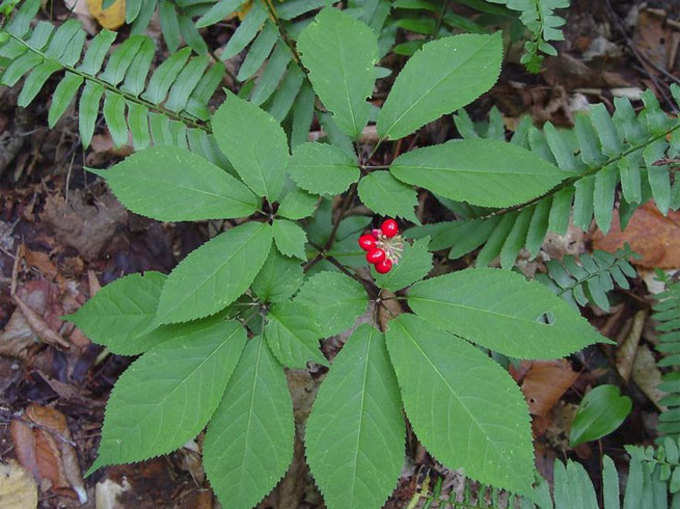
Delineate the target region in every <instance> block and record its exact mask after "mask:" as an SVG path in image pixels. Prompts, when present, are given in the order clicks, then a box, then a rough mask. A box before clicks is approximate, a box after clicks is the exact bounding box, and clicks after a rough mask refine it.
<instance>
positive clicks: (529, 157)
mask: <svg viewBox="0 0 680 509" xmlns="http://www.w3.org/2000/svg"><path fill="white" fill-rule="evenodd" d="M390 172H391V173H392V175H393V176H394V177H396V178H397V179H399V180H401V181H402V182H405V183H407V184H411V185H416V186H419V187H424V188H426V189H429V190H430V191H433V192H435V193H437V194H438V195H441V196H444V197H445V198H450V199H452V200H456V201H467V202H469V203H470V204H472V205H480V206H484V207H508V206H511V205H516V204H518V203H523V202H525V201H528V200H530V199H532V198H535V197H536V196H540V195H541V194H543V193H544V192H546V191H548V190H550V189H551V188H552V187H554V186H555V185H557V184H559V183H560V182H561V181H562V180H564V179H565V178H567V177H569V176H570V174H568V173H565V172H563V171H561V170H560V169H559V168H558V167H557V166H554V165H552V164H550V163H549V162H547V161H545V160H544V159H542V158H540V157H539V156H538V155H536V154H534V153H533V152H530V151H528V150H526V149H524V148H522V147H520V146H518V145H516V144H512V143H506V142H503V141H497V140H491V139H465V140H453V141H450V142H448V143H443V144H441V145H434V146H431V147H424V148H419V149H416V150H412V151H410V152H407V153H405V154H402V155H401V156H399V157H398V158H397V159H395V161H394V162H393V163H392V165H391V166H390Z"/></svg>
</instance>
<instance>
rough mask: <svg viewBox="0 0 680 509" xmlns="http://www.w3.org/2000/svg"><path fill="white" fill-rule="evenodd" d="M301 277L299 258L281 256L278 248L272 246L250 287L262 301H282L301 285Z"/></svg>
mask: <svg viewBox="0 0 680 509" xmlns="http://www.w3.org/2000/svg"><path fill="white" fill-rule="evenodd" d="M303 279H304V273H303V270H302V264H301V263H300V260H295V259H294V258H289V257H287V256H283V255H282V254H281V253H279V250H278V249H276V248H272V249H271V250H270V251H269V256H268V257H267V260H266V261H265V262H264V265H263V266H262V270H260V272H259V273H258V274H257V277H256V278H255V280H254V281H253V285H252V289H253V291H254V292H255V295H257V296H258V298H259V299H260V300H261V301H262V302H268V303H272V302H283V301H286V300H288V299H289V298H290V297H292V295H293V294H294V293H295V292H296V291H297V289H298V288H300V286H302V280H303Z"/></svg>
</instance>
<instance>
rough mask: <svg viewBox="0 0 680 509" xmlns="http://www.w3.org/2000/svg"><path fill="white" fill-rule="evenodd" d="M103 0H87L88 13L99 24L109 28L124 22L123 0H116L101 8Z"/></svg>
mask: <svg viewBox="0 0 680 509" xmlns="http://www.w3.org/2000/svg"><path fill="white" fill-rule="evenodd" d="M102 1H103V0H87V8H88V9H89V10H90V14H92V16H93V17H94V19H96V20H97V21H98V22H99V24H100V25H101V26H103V27H104V28H108V29H109V30H116V29H117V28H120V27H121V26H122V25H123V23H125V0H116V1H115V2H113V4H112V5H111V6H110V7H108V8H107V9H102Z"/></svg>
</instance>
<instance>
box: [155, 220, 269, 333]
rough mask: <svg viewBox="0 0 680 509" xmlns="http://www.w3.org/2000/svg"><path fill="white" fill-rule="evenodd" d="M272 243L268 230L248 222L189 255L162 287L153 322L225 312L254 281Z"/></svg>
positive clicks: (178, 320)
mask: <svg viewBox="0 0 680 509" xmlns="http://www.w3.org/2000/svg"><path fill="white" fill-rule="evenodd" d="M271 244H272V231H271V227H270V226H269V225H268V224H267V223H257V222H251V223H245V224H242V225H240V226H237V227H235V228H232V229H230V230H227V231H226V232H224V233H221V234H219V235H218V236H217V237H215V238H213V239H211V240H209V241H208V242H206V243H205V244H203V245H202V246H201V247H199V248H198V249H196V250H194V251H192V252H191V253H189V255H188V256H187V257H186V258H185V259H184V260H182V261H181V262H180V263H179V265H177V267H175V268H174V270H173V271H172V272H171V273H170V275H169V276H168V279H167V281H166V282H165V285H164V286H163V291H162V292H161V299H160V302H159V304H158V311H157V313H156V318H155V323H158V324H165V323H179V322H186V321H188V320H194V319H196V318H202V317H204V316H208V315H211V314H213V313H216V312H218V311H219V310H221V309H224V308H225V307H226V306H228V305H229V304H231V303H232V302H233V301H235V300H236V299H237V298H238V297H240V296H241V294H242V293H243V292H245V291H246V289H247V288H248V287H249V286H250V284H251V283H252V282H253V279H255V276H256V275H257V273H258V272H259V271H260V269H261V268H262V265H264V262H265V260H266V259H267V255H268V254H269V249H270V248H271Z"/></svg>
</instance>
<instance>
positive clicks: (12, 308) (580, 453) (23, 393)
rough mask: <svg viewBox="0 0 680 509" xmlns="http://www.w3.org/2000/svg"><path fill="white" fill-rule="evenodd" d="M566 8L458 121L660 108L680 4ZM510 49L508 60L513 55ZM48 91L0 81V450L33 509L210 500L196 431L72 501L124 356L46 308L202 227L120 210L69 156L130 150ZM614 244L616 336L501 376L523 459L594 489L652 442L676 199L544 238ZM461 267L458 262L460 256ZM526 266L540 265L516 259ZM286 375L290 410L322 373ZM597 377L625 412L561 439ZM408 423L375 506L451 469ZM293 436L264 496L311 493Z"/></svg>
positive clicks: (429, 132) (554, 118)
mask: <svg viewBox="0 0 680 509" xmlns="http://www.w3.org/2000/svg"><path fill="white" fill-rule="evenodd" d="M572 4H573V6H572V8H571V9H570V10H569V12H568V14H567V18H568V21H567V24H566V27H565V38H566V39H565V41H563V42H561V43H559V44H558V45H557V46H558V48H559V50H560V55H559V56H558V57H554V58H548V59H547V60H546V63H545V68H544V70H543V72H541V73H540V74H538V75H531V74H529V73H527V72H526V71H525V70H524V69H523V67H522V66H520V65H519V64H513V63H509V64H507V65H506V66H505V68H504V71H503V74H502V76H501V79H500V81H499V82H498V84H497V85H496V86H495V87H494V88H493V89H492V90H491V91H490V92H489V93H488V94H486V95H485V96H484V97H483V98H481V99H480V100H479V101H478V102H477V103H476V106H475V108H474V109H473V110H472V111H471V112H470V113H471V115H472V116H473V118H475V119H477V120H479V119H481V118H483V117H484V115H486V114H487V112H488V111H489V110H490V109H491V107H492V106H496V107H497V108H498V109H499V110H500V112H501V113H502V115H503V118H504V121H505V124H506V126H507V127H508V128H509V129H511V128H512V126H513V125H515V123H516V120H517V119H518V118H519V117H520V116H521V115H523V114H529V115H531V116H532V118H533V119H534V121H535V122H536V124H537V125H540V124H542V123H543V122H545V121H548V120H549V121H551V122H552V123H553V124H555V125H557V126H571V125H572V120H573V115H574V113H575V112H576V111H578V110H580V109H583V108H584V107H585V106H586V105H587V104H588V103H589V102H591V103H592V102H604V103H605V104H606V105H608V106H611V105H612V99H613V97H614V94H624V95H626V96H628V97H630V98H631V99H634V100H635V101H637V102H635V103H634V104H637V105H639V104H640V102H639V98H640V94H641V92H642V90H645V89H651V90H653V91H654V93H655V94H656V96H657V97H658V99H659V101H660V102H661V104H662V106H663V108H664V109H666V110H667V111H669V112H671V111H672V108H673V106H672V104H671V102H670V100H669V97H670V92H669V85H670V84H671V83H673V82H676V83H680V2H678V1H677V0H665V1H664V0H659V1H649V2H633V1H616V0H611V4H610V2H608V1H606V0H602V1H599V2H592V1H591V0H572ZM55 5H56V3H55ZM67 16H68V12H67V11H66V10H65V9H59V8H56V9H55V11H54V19H55V20H56V21H57V22H60V21H63V20H64V19H66V17H67ZM516 57H517V55H515V56H514V58H515V60H517V58H516ZM399 58H401V57H399ZM508 58H509V60H510V61H511V62H512V60H513V55H512V53H511V54H509V56H508ZM392 63H395V65H399V61H398V60H396V61H395V62H390V65H391V64H392ZM53 87H54V84H52V85H51V86H50V84H48V86H46V87H45V88H44V90H43V91H42V92H41V94H40V95H39V97H38V99H37V100H36V101H34V102H33V104H32V105H31V106H30V107H29V108H27V109H23V108H19V107H17V106H16V100H17V95H18V93H19V88H18V87H15V88H14V89H7V88H0V459H2V460H3V461H7V460H9V459H11V458H15V459H16V458H18V457H20V456H23V457H26V455H28V456H31V455H32V457H33V458H34V460H35V468H36V469H39V470H40V471H42V472H45V471H46V470H49V471H51V474H50V476H47V477H45V476H43V479H42V482H41V483H40V485H39V507H42V508H57V507H83V508H88V507H91V508H94V507H97V508H105V507H115V506H113V505H107V503H110V501H111V500H114V499H115V498H116V496H118V501H119V502H118V503H119V504H121V505H120V506H119V507H135V508H137V509H144V508H166V507H167V508H174V507H177V508H192V509H193V508H197V509H208V508H211V507H216V506H218V504H217V502H216V500H214V499H213V495H212V492H211V490H210V487H209V484H208V482H207V480H206V478H205V474H204V472H203V470H202V467H201V458H200V445H199V444H200V437H199V438H198V439H197V440H198V441H197V442H191V443H188V444H187V445H186V446H185V447H183V448H182V449H180V450H178V451H177V452H175V453H173V454H170V455H168V456H164V457H160V458H157V459H154V460H150V461H147V462H144V463H140V464H135V465H127V466H117V467H109V468H105V469H101V470H99V471H98V472H96V473H95V474H94V475H92V476H90V477H89V478H87V479H86V480H84V481H83V485H82V488H80V490H81V497H82V495H83V493H84V494H86V496H87V502H85V503H84V504H81V502H80V501H79V499H78V494H77V491H78V490H74V487H76V488H77V487H78V482H79V481H78V479H79V478H80V476H81V472H84V471H85V470H86V469H87V467H88V466H89V465H90V464H91V463H92V462H93V461H94V458H95V456H96V450H97V445H98V440H99V433H100V429H101V424H102V420H103V416H104V406H105V403H106V399H107V396H108V394H109V391H110V390H111V387H112V386H113V384H114V383H115V382H116V379H117V378H118V376H119V375H120V374H121V373H122V372H123V371H124V370H125V369H126V368H127V366H128V365H129V364H130V362H132V360H133V359H132V358H129V357H121V356H117V355H112V354H108V353H107V352H106V351H103V349H102V347H100V346H98V345H95V344H93V343H91V342H90V341H89V340H88V339H87V338H86V337H85V336H84V335H83V334H82V333H80V331H78V330H77V329H75V328H73V326H72V325H70V324H68V323H66V322H63V321H62V320H61V318H60V317H62V316H63V315H66V314H68V313H72V312H74V311H75V310H76V309H78V307H79V306H81V305H82V304H83V303H84V302H85V301H86V300H87V299H88V298H89V297H90V296H92V295H93V294H94V293H95V292H96V291H97V290H98V289H99V288H100V287H101V286H104V285H106V284H108V283H110V282H111V281H113V280H115V279H116V278H118V277H121V276H122V275H125V274H128V273H131V272H139V271H146V270H158V271H161V272H165V273H167V272H169V271H170V270H171V269H172V268H173V267H174V266H175V265H176V264H177V263H178V261H179V260H181V259H182V258H183V257H184V256H185V255H186V254H187V253H189V252H190V251H191V250H193V249H194V248H196V247H197V246H199V245H200V244H201V243H203V242H204V241H206V240H207V239H208V238H209V237H210V235H211V230H210V229H211V225H210V224H209V223H177V224H162V223H158V222H155V221H152V220H149V219H146V218H143V217H140V216H137V215H134V214H132V213H130V212H128V211H126V210H125V209H124V208H123V207H122V206H121V205H120V204H119V203H118V202H117V201H116V200H115V199H114V198H113V197H112V195H111V194H110V193H109V192H108V191H107V189H106V187H105V186H104V184H103V183H102V182H101V181H100V180H98V179H96V178H94V177H93V176H91V175H89V174H86V173H85V172H84V170H83V167H84V166H97V167H105V166H108V165H110V164H113V163H114V162H116V161H118V160H120V159H121V158H122V157H124V156H125V155H126V154H127V153H129V149H127V148H124V149H119V150H116V149H114V148H113V144H112V141H111V137H110V135H109V134H108V133H107V132H106V130H105V129H104V128H102V127H101V126H100V127H99V128H98V131H97V133H96V135H95V137H94V140H93V143H92V147H91V148H90V149H88V150H87V151H86V152H83V150H82V148H81V145H80V140H79V138H78V119H77V116H76V114H75V112H74V111H73V110H71V111H70V114H67V115H65V116H64V117H63V118H62V120H60V121H59V123H58V124H57V126H56V127H55V128H54V129H51V130H50V129H48V128H47V111H48V107H49V101H50V91H51V90H53ZM676 113H677V112H676ZM454 133H455V128H454V127H453V123H452V121H451V118H450V116H447V118H444V119H441V120H439V121H437V122H434V123H433V124H431V125H429V126H427V127H426V128H424V129H423V132H422V133H421V139H420V140H419V141H420V142H421V143H423V142H424V141H426V139H428V138H429V139H431V140H432V141H441V140H443V139H447V138H450V137H452V136H453V135H454ZM426 206H427V207H433V208H432V210H427V209H426V210H425V211H424V213H423V216H424V217H425V218H426V220H427V221H428V222H432V221H435V220H437V218H438V217H439V214H440V212H439V211H438V210H437V209H436V204H431V203H429V202H428V203H427V204H426ZM428 218H431V221H430V220H429V219H428ZM626 241H627V242H629V243H630V244H631V247H632V248H633V250H634V251H636V252H638V253H640V254H641V255H642V257H641V258H640V259H638V260H637V261H636V262H635V264H636V266H637V269H638V270H639V274H640V277H639V278H638V279H636V280H635V281H633V284H632V288H631V289H630V290H628V291H617V292H616V294H615V296H614V300H615V305H614V306H612V309H611V311H610V312H609V313H604V312H602V311H600V310H597V309H588V310H586V312H585V313H586V315H587V317H588V318H589V319H590V321H591V323H592V324H593V325H594V326H595V327H597V328H598V329H599V330H600V331H601V332H602V333H603V334H604V335H605V336H607V337H609V338H611V339H612V340H614V341H616V342H617V344H618V345H619V347H618V348H612V347H600V346H595V347H591V348H589V349H586V350H585V351H583V352H581V353H579V354H576V355H574V356H572V357H570V358H569V359H566V360H560V361H551V362H523V363H522V364H521V366H520V367H519V369H515V370H514V371H513V372H512V374H513V376H514V377H515V378H516V379H517V381H518V383H519V384H520V385H521V387H522V390H523V391H524V394H525V396H526V398H527V400H528V401H529V404H530V410H531V413H532V415H533V419H534V420H533V429H534V437H535V446H536V462H537V465H538V468H539V471H540V472H541V473H542V474H543V475H544V476H545V477H546V478H548V479H551V477H552V463H553V461H554V459H555V458H560V459H566V458H567V457H569V458H572V459H578V460H579V461H580V462H581V463H582V464H584V466H585V467H586V469H588V471H589V473H590V474H591V477H592V478H593V479H594V481H595V483H596V485H597V483H598V475H599V474H598V472H599V461H600V458H601V455H602V454H608V455H609V456H611V457H612V458H613V459H614V460H615V461H616V462H617V464H621V465H625V451H624V448H623V446H624V445H625V444H649V443H651V442H652V441H653V439H654V437H655V436H656V416H658V409H659V403H658V401H659V392H658V390H657V389H656V384H658V381H659V378H660V373H659V369H658V368H657V367H656V365H655V360H656V359H655V355H656V354H655V353H654V349H653V347H652V344H653V342H654V340H655V334H654V331H653V327H652V326H651V324H650V321H649V320H648V319H647V318H648V316H649V313H650V305H651V303H652V302H653V293H654V291H657V290H655V284H654V281H653V272H652V271H651V268H652V267H661V268H665V269H676V268H680V213H676V214H674V213H671V215H670V216H669V217H667V218H664V217H662V216H661V215H660V214H658V212H657V211H656V209H655V208H654V206H653V204H650V205H648V206H645V207H643V208H642V209H641V210H640V211H639V212H638V213H636V214H635V216H634V218H633V220H632V222H631V226H630V227H629V229H627V230H626V232H625V233H621V232H620V231H613V232H612V233H610V234H609V235H608V236H607V237H603V236H602V235H601V233H599V232H597V231H592V232H590V233H588V234H585V235H584V234H582V233H580V232H576V231H571V230H570V231H569V232H568V233H567V234H566V235H565V236H561V237H557V236H553V237H551V238H550V239H549V245H547V246H546V249H547V250H549V252H550V255H551V256H552V257H557V258H559V257H561V256H563V255H565V254H575V255H578V254H580V253H584V252H588V251H591V250H592V249H593V248H594V247H599V248H602V249H614V248H616V247H618V246H621V245H623V243H624V242H626ZM466 263H468V262H467V261H466V260H465V259H464V260H462V261H461V264H462V265H461V267H462V266H465V264H466ZM523 269H526V270H528V271H536V270H541V269H542V267H541V266H540V263H539V262H526V264H525V267H523ZM657 286H658V285H657ZM13 290H15V292H14V291H13ZM38 337H40V338H42V340H38V339H37V338H38ZM46 338H50V339H49V340H47V339H46ZM62 341H64V342H65V343H64V344H61V342H62ZM624 345H625V348H624ZM289 375H290V376H289V379H290V380H289V381H290V386H291V391H292V392H293V395H294V400H295V402H296V405H297V411H299V412H304V411H305V408H307V409H308V408H309V405H310V404H311V401H312V400H313V396H314V394H315V391H316V388H317V387H318V383H319V377H318V375H312V374H310V373H308V372H291V373H290V374H289ZM600 383H613V384H616V385H619V386H620V387H621V390H622V392H623V393H624V394H627V395H628V396H630V397H631V398H632V400H633V411H632V413H631V415H630V416H629V417H628V419H627V420H626V423H625V424H624V426H622V427H621V428H619V429H618V430H617V431H616V432H615V433H613V434H611V435H609V436H607V437H605V438H604V439H602V440H600V441H597V442H591V443H587V444H584V445H581V446H579V447H577V448H576V449H570V448H569V445H568V438H567V436H568V424H569V422H571V418H572V416H573V415H574V411H575V409H576V407H577V404H578V402H579V401H580V400H581V399H582V397H583V394H584V393H585V392H586V391H587V390H588V388H589V387H592V386H594V385H598V384H600ZM55 437H56V438H55ZM409 437H410V438H409V441H408V444H407V456H408V457H407V461H406V464H405V467H404V470H403V473H402V476H401V479H400V481H399V485H398V488H397V490H396V491H395V493H394V494H393V496H392V497H391V498H390V500H389V501H388V503H387V505H386V507H388V508H404V507H407V506H408V504H409V502H410V501H411V500H412V499H413V498H414V496H417V494H418V493H420V492H425V491H427V487H428V486H430V487H431V486H432V483H433V482H434V480H435V479H437V478H440V479H443V486H444V489H445V490H446V489H451V488H452V487H455V486H458V485H459V484H460V482H461V478H460V476H459V475H457V474H456V473H455V472H451V471H448V470H446V469H444V468H443V467H442V466H441V465H439V464H437V463H436V462H435V461H434V460H433V459H432V458H431V457H430V456H429V455H428V454H427V452H426V451H425V450H424V449H423V447H422V446H420V445H419V444H418V442H417V440H416V439H415V438H414V437H413V435H412V434H410V435H409ZM298 449H299V450H297V451H296V459H295V461H294V463H293V465H292V467H291V471H290V472H289V474H288V475H287V476H286V478H285V479H284V481H282V483H281V484H280V485H279V487H278V488H277V489H276V490H275V491H274V492H273V493H272V494H271V495H270V496H269V497H268V498H267V499H266V500H265V501H264V502H262V504H261V505H260V507H261V508H268V507H276V508H294V507H301V508H316V507H323V503H322V502H321V497H320V495H319V494H318V492H317V490H316V488H315V486H314V483H313V480H312V479H311V477H310V475H309V472H308V470H307V468H306V466H305V464H304V458H303V456H302V450H301V449H300V448H298ZM74 454H75V456H74ZM74 458H75V460H74ZM35 473H36V474H37V472H35ZM74 479H76V481H75V482H74ZM107 501H109V502H107ZM3 509H4V508H3Z"/></svg>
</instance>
